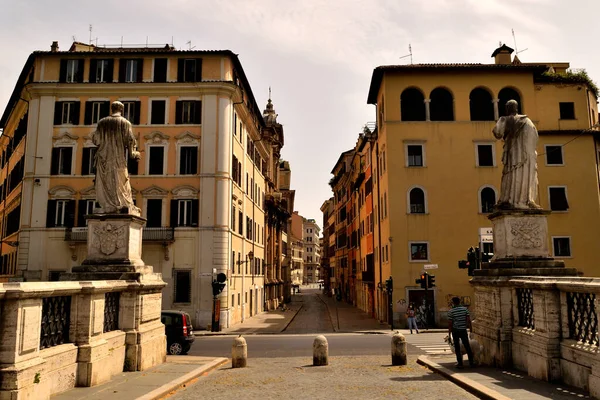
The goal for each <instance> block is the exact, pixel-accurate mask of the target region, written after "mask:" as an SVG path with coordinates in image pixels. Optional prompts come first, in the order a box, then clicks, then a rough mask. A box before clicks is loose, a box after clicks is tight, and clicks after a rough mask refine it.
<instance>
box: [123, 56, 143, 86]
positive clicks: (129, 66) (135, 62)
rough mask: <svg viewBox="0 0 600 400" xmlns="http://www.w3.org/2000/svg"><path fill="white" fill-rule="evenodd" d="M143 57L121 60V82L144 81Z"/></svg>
mask: <svg viewBox="0 0 600 400" xmlns="http://www.w3.org/2000/svg"><path fill="white" fill-rule="evenodd" d="M143 70H144V60H143V59H141V58H140V59H124V58H122V59H121V61H120V62H119V82H142V77H143Z"/></svg>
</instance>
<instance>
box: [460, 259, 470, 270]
mask: <svg viewBox="0 0 600 400" xmlns="http://www.w3.org/2000/svg"><path fill="white" fill-rule="evenodd" d="M458 268H460V269H467V268H469V262H468V261H467V260H459V261H458Z"/></svg>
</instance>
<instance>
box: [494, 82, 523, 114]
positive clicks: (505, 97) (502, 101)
mask: <svg viewBox="0 0 600 400" xmlns="http://www.w3.org/2000/svg"><path fill="white" fill-rule="evenodd" d="M498 100H499V101H498V111H499V112H500V116H501V117H503V116H505V115H506V103H508V101H509V100H516V101H517V103H519V109H518V111H517V112H518V113H519V114H520V113H521V112H522V111H521V110H523V104H521V96H519V93H518V92H517V91H516V90H515V89H511V88H504V89H502V90H501V91H500V93H498Z"/></svg>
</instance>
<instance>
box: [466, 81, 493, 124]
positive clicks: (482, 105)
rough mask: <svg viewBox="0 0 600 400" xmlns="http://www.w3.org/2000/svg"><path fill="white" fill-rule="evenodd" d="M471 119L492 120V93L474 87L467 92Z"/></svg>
mask: <svg viewBox="0 0 600 400" xmlns="http://www.w3.org/2000/svg"><path fill="white" fill-rule="evenodd" d="M469 108H470V112H471V121H494V120H495V118H494V102H493V101H492V95H491V94H490V92H489V91H487V90H486V89H484V88H475V89H473V90H472V91H471V93H470V94H469Z"/></svg>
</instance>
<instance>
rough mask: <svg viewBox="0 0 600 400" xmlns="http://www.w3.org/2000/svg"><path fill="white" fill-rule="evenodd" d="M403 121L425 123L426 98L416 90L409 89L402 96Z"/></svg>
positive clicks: (401, 111)
mask: <svg viewBox="0 0 600 400" xmlns="http://www.w3.org/2000/svg"><path fill="white" fill-rule="evenodd" d="M400 117H401V119H402V121H425V96H423V93H422V92H421V91H420V90H419V89H416V88H408V89H406V90H404V91H403V92H402V95H401V96H400Z"/></svg>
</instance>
